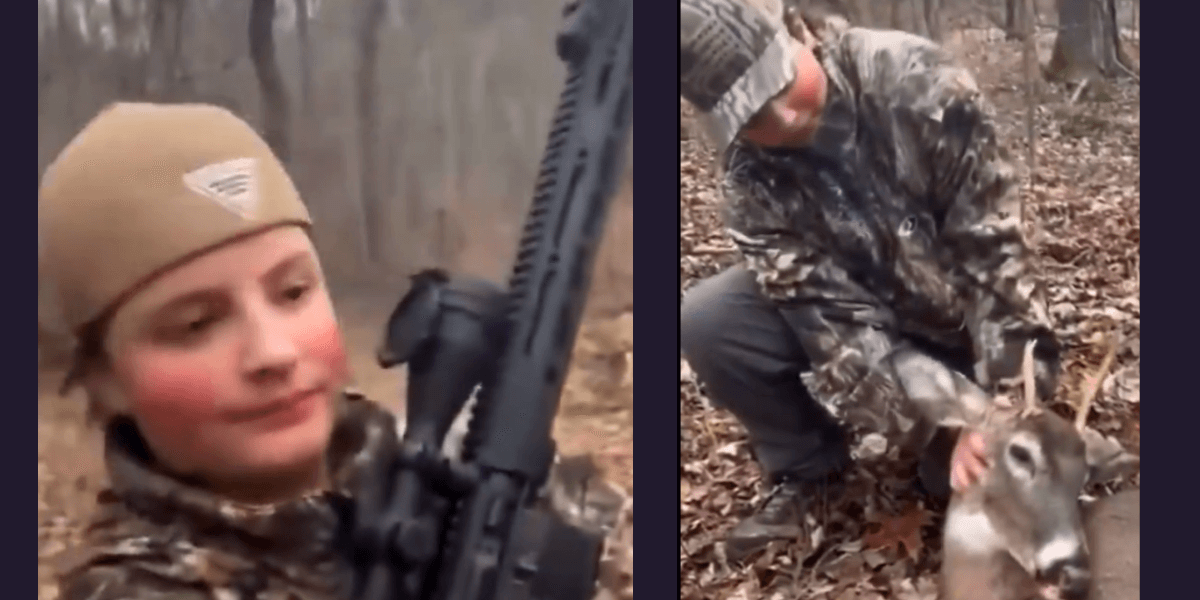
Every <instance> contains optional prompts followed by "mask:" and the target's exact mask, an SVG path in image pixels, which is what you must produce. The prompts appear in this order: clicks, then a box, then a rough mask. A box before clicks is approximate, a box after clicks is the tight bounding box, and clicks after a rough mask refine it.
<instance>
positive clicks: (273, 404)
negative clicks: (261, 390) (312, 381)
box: [230, 386, 324, 423]
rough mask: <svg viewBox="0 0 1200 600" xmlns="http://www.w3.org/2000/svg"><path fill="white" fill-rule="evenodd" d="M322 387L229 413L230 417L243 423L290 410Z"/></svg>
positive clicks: (310, 397) (309, 398) (308, 398)
mask: <svg viewBox="0 0 1200 600" xmlns="http://www.w3.org/2000/svg"><path fill="white" fill-rule="evenodd" d="M323 389H324V388H322V387H319V386H318V387H314V388H308V389H305V390H301V391H298V392H294V393H291V394H288V395H286V396H283V397H281V398H277V399H275V400H272V401H270V402H268V403H267V404H264V405H262V406H258V407H255V408H252V409H248V410H243V411H237V412H234V413H232V414H231V415H230V419H231V420H232V421H234V422H237V423H245V422H250V421H257V420H260V419H266V418H269V417H273V416H278V415H282V414H284V413H288V412H292V411H293V410H294V409H296V408H297V407H299V406H300V405H302V404H304V403H306V402H307V401H309V400H311V399H312V398H313V397H315V396H317V395H318V394H320V393H321V391H322V390H323Z"/></svg>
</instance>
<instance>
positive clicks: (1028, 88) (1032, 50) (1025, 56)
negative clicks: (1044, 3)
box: [1020, 0, 1037, 225]
mask: <svg viewBox="0 0 1200 600" xmlns="http://www.w3.org/2000/svg"><path fill="white" fill-rule="evenodd" d="M1020 2H1021V3H1022V4H1023V5H1025V13H1026V14H1033V4H1034V0H1020ZM1024 39H1025V43H1024V44H1023V46H1024V48H1023V50H1022V53H1021V54H1022V55H1021V58H1022V60H1023V62H1024V63H1025V64H1024V66H1025V135H1026V137H1027V139H1028V140H1029V148H1028V150H1029V189H1030V191H1031V192H1032V191H1033V182H1034V178H1035V176H1036V173H1037V127H1036V124H1037V121H1036V116H1037V115H1036V112H1037V101H1036V99H1035V98H1036V90H1035V88H1034V86H1035V85H1037V78H1036V77H1035V76H1034V73H1035V71H1036V70H1037V68H1036V67H1037V46H1036V39H1035V38H1034V29H1033V19H1025V34H1024ZM1020 211H1021V214H1020V219H1021V224H1022V225H1024V224H1025V223H1027V222H1028V221H1026V219H1025V197H1024V196H1022V197H1021V207H1020Z"/></svg>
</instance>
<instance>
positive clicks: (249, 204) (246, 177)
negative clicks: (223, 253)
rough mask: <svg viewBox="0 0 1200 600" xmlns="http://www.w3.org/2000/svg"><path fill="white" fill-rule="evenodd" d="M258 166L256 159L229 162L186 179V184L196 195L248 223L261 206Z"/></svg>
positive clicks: (200, 171)
mask: <svg viewBox="0 0 1200 600" xmlns="http://www.w3.org/2000/svg"><path fill="white" fill-rule="evenodd" d="M257 166H258V165H257V162H256V161H255V159H253V158H236V159H233V160H227V161H225V162H220V163H215V164H211V165H208V166H206V167H200V168H199V169H196V170H195V171H192V172H191V173H188V174H186V175H184V176H183V183H184V185H186V186H187V187H188V189H190V190H192V191H193V192H196V193H197V194H200V195H201V196H204V197H206V198H209V199H211V200H214V201H216V203H217V204H220V205H221V206H223V207H225V209H227V210H229V211H230V212H232V213H234V214H236V215H238V216H239V217H242V218H243V219H248V218H250V217H251V216H252V215H253V214H254V212H255V209H256V208H257V206H258V173H257V170H256V167H257Z"/></svg>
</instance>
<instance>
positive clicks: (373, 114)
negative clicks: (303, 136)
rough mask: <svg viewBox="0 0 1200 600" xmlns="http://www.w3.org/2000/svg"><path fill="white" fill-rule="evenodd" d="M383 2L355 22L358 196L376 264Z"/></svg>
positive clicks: (380, 219)
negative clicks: (378, 64)
mask: <svg viewBox="0 0 1200 600" xmlns="http://www.w3.org/2000/svg"><path fill="white" fill-rule="evenodd" d="M386 8H387V6H386V0H368V1H367V2H366V3H364V5H363V10H362V12H361V14H360V16H361V18H360V19H359V21H358V24H357V25H358V27H357V29H358V30H357V31H356V32H355V35H356V37H357V38H358V73H357V77H356V79H357V93H358V95H357V102H356V104H357V108H358V144H359V158H358V162H359V183H360V186H361V188H360V190H359V196H360V197H361V199H362V208H363V216H364V218H365V220H366V223H365V224H364V227H363V234H364V235H365V236H366V247H367V260H368V261H370V262H372V263H378V262H379V261H380V260H381V259H382V258H383V256H384V253H385V252H386V250H385V249H384V248H385V246H384V237H385V232H384V229H382V228H383V227H384V223H385V221H386V219H385V218H384V214H383V201H384V200H383V198H382V194H381V193H380V189H379V173H378V171H379V165H378V162H379V152H378V150H379V148H378V142H379V140H378V129H379V114H378V110H379V109H378V106H377V102H376V87H377V80H378V73H376V63H378V61H379V25H380V23H381V22H382V21H383V15H384V10H385V9H386Z"/></svg>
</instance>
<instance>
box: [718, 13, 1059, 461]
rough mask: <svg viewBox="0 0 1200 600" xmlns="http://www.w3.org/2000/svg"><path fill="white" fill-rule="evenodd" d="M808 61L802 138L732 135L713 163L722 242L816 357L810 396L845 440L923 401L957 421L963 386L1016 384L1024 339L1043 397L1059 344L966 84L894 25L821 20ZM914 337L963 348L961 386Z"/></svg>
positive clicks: (984, 110) (889, 429)
mask: <svg viewBox="0 0 1200 600" xmlns="http://www.w3.org/2000/svg"><path fill="white" fill-rule="evenodd" d="M815 53H816V55H817V58H818V60H819V61H820V62H821V64H822V66H823V67H824V70H825V72H826V74H827V76H828V96H827V106H826V109H825V112H824V114H823V116H822V122H821V125H820V127H819V129H818V131H817V133H816V136H815V139H814V142H813V143H812V144H811V145H810V146H809V147H806V148H803V149H765V148H760V147H756V146H754V145H752V144H749V143H745V142H735V143H733V144H732V145H731V146H730V147H729V148H728V149H727V150H726V151H725V154H724V156H723V159H722V162H723V171H724V174H723V193H724V196H725V200H726V205H725V211H726V223H727V226H728V233H729V235H730V236H731V238H732V239H733V240H734V242H735V243H736V244H737V246H738V247H739V249H740V251H741V254H742V255H743V257H744V259H745V261H746V263H747V266H748V268H749V269H751V270H752V271H753V272H754V273H755V274H756V276H757V279H758V282H759V284H760V285H761V287H762V289H763V291H764V293H765V294H766V295H767V296H768V297H770V298H771V299H773V300H775V301H777V302H778V303H779V305H780V306H781V307H782V308H783V313H784V314H785V318H786V319H787V320H788V321H789V323H790V324H791V326H792V327H793V329H794V330H795V331H796V333H797V335H798V336H799V338H800V341H801V344H802V346H803V347H804V349H805V351H806V353H807V354H808V355H809V357H810V358H811V359H812V361H813V365H814V371H813V374H812V375H813V380H812V384H813V385H814V386H815V387H816V388H817V390H816V391H817V392H818V393H817V396H818V397H819V398H821V399H822V401H823V402H825V403H826V404H827V406H828V407H829V408H830V409H831V410H832V411H833V412H834V414H835V415H837V416H840V417H841V418H842V419H843V421H844V422H846V425H848V426H849V427H850V429H852V430H854V431H853V432H854V433H859V434H863V433H867V432H875V433H879V434H882V435H884V437H885V438H887V439H896V438H894V437H892V436H896V435H901V436H903V435H904V434H908V433H911V432H913V429H912V425H913V422H915V421H919V420H925V421H928V419H929V417H930V410H928V407H929V406H930V403H932V404H933V405H944V406H943V407H942V408H941V409H940V410H937V411H934V412H940V413H945V412H954V410H951V409H949V408H946V406H948V405H953V404H956V403H959V402H961V400H960V396H961V395H962V394H963V393H965V390H974V392H976V393H978V394H987V393H994V392H996V391H998V388H999V387H1000V386H1005V387H1007V386H1008V385H1010V384H1012V383H1015V378H1019V377H1020V365H1021V357H1022V354H1023V349H1024V345H1025V343H1026V341H1028V340H1037V342H1038V345H1037V346H1036V348H1035V359H1036V360H1035V364H1036V368H1035V372H1036V379H1037V383H1038V390H1039V393H1040V394H1042V395H1043V397H1044V396H1046V395H1048V394H1050V393H1051V392H1052V390H1053V388H1054V384H1055V379H1056V377H1057V372H1058V366H1059V365H1058V360H1059V357H1058V355H1059V346H1058V343H1057V341H1056V340H1055V337H1054V335H1053V333H1052V331H1051V329H1050V324H1049V319H1048V317H1047V313H1046V310H1045V307H1044V306H1045V305H1044V301H1043V300H1042V299H1041V298H1040V294H1039V293H1038V292H1036V291H1035V285H1034V282H1033V280H1032V278H1031V276H1030V274H1029V272H1028V265H1027V261H1028V254H1029V250H1028V248H1027V247H1026V244H1025V241H1024V239H1023V236H1022V233H1021V229H1020V220H1019V219H1020V214H1019V211H1020V204H1019V202H1020V201H1019V198H1018V180H1017V177H1016V175H1015V173H1014V168H1013V166H1012V165H1011V164H1010V162H1009V160H1008V158H1007V156H1006V153H1005V150H1004V149H1003V148H1002V147H1001V146H1000V145H999V143H998V142H997V139H996V127H995V122H994V119H993V116H992V114H991V109H990V107H989V106H988V104H987V103H986V102H985V100H984V99H983V97H982V95H981V93H980V90H979V88H978V86H977V84H976V82H975V80H974V78H973V77H972V76H971V75H970V74H969V73H968V72H967V71H966V70H964V69H962V68H960V67H958V66H956V65H955V64H954V62H953V61H952V59H951V58H950V57H949V56H947V54H946V53H945V52H944V51H943V50H942V49H941V48H940V47H939V46H938V45H936V44H934V43H933V42H931V41H929V40H927V39H925V38H921V37H918V36H915V35H910V34H907V33H904V32H899V31H879V30H869V29H862V28H849V27H836V26H831V27H826V28H825V29H824V30H823V31H822V32H821V36H820V38H819V40H818V44H817V47H816V50H815ZM914 337H916V338H922V339H923V340H924V341H927V342H931V343H933V344H935V345H938V346H942V347H945V348H963V349H968V348H969V349H970V350H971V351H972V355H973V357H974V361H975V368H974V370H975V372H974V374H973V377H971V376H969V375H964V374H960V373H958V372H956V371H954V370H953V369H949V368H948V367H945V366H943V365H942V364H941V363H939V362H937V361H934V360H932V359H928V358H929V357H927V356H926V355H924V354H922V353H921V352H920V351H918V350H916V349H915V348H913V347H912V346H911V345H910V344H908V343H906V340H910V339H912V338H914ZM972 379H973V381H972ZM977 385H978V386H982V389H980V388H979V387H976V386H977ZM914 396H920V397H921V399H922V400H923V401H924V404H922V403H921V402H912V401H908V400H912V399H913V398H914ZM896 443H901V442H899V441H897V442H896ZM914 443H915V442H914Z"/></svg>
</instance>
